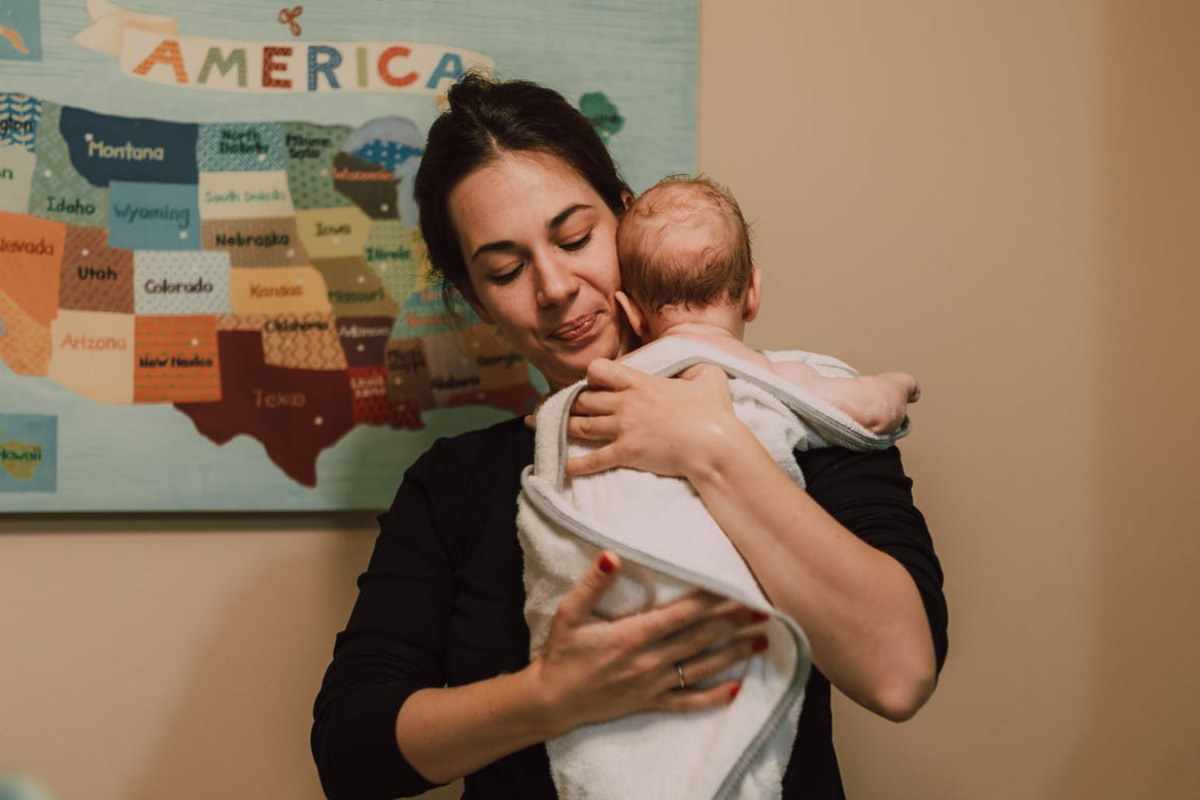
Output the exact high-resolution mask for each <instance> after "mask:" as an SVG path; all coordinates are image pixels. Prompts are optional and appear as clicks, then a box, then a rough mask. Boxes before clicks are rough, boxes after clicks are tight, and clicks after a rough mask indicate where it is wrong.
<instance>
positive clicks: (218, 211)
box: [199, 170, 296, 220]
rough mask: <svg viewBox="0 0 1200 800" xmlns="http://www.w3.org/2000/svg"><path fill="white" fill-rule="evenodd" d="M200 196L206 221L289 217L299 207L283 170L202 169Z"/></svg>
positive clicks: (201, 213) (201, 214) (201, 209)
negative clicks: (295, 203)
mask: <svg viewBox="0 0 1200 800" xmlns="http://www.w3.org/2000/svg"><path fill="white" fill-rule="evenodd" d="M199 198H200V216H201V218H202V219H204V220H217V219H255V218H259V217H290V216H292V215H293V214H294V213H295V210H296V209H295V208H294V207H293V206H292V196H291V193H290V192H289V190H288V178H287V173H286V172H284V171H283V170H278V171H275V172H201V173H200V191H199Z"/></svg>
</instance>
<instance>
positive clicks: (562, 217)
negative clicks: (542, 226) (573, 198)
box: [546, 203, 591, 231]
mask: <svg viewBox="0 0 1200 800" xmlns="http://www.w3.org/2000/svg"><path fill="white" fill-rule="evenodd" d="M589 208H591V206H589V205H587V204H585V203H576V204H575V205H573V206H569V207H567V208H564V209H563V210H562V211H560V212H558V213H557V214H555V215H554V217H553V218H552V219H551V220H550V224H549V225H547V226H546V227H547V228H549V229H550V230H551V231H553V230H556V229H557V228H561V227H562V225H563V223H565V222H566V221H567V220H568V219H570V218H571V215H572V214H574V213H575V212H576V211H584V210H586V209H589Z"/></svg>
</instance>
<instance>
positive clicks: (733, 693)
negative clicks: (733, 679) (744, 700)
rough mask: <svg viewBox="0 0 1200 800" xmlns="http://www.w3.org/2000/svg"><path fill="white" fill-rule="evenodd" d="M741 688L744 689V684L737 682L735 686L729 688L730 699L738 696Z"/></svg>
mask: <svg viewBox="0 0 1200 800" xmlns="http://www.w3.org/2000/svg"><path fill="white" fill-rule="evenodd" d="M741 690H742V685H741V684H740V683H735V684H734V685H733V688H732V689H730V690H729V699H730V700H733V699H734V698H736V697H737V696H738V692H740V691H741Z"/></svg>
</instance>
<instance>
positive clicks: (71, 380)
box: [49, 309, 134, 403]
mask: <svg viewBox="0 0 1200 800" xmlns="http://www.w3.org/2000/svg"><path fill="white" fill-rule="evenodd" d="M50 340H51V348H52V352H51V356H50V371H49V378H50V379H51V380H52V381H54V382H56V383H58V384H59V385H60V386H65V387H67V388H68V389H72V390H74V391H75V392H78V393H79V394H80V395H81V396H83V397H86V398H87V399H89V400H96V401H97V402H101V403H132V402H133V351H134V318H133V315H131V314H106V313H103V312H99V311H70V310H67V309H63V310H62V311H60V312H59V314H58V317H57V319H55V320H54V322H53V323H51V325H50Z"/></svg>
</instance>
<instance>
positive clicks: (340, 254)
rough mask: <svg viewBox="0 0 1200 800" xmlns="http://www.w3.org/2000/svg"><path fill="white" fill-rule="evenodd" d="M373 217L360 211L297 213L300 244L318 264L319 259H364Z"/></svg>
mask: <svg viewBox="0 0 1200 800" xmlns="http://www.w3.org/2000/svg"><path fill="white" fill-rule="evenodd" d="M371 224H372V223H371V218H370V217H368V216H367V215H366V214H364V213H363V212H362V209H359V208H318V209H309V210H297V211H296V228H297V230H298V231H299V233H300V241H301V242H303V243H304V247H305V248H306V249H307V250H308V255H309V257H310V258H312V259H313V260H314V261H315V260H316V259H318V258H345V257H349V256H353V257H356V258H362V257H363V250H364V249H365V248H366V244H367V239H368V237H369V236H370V233H371Z"/></svg>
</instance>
